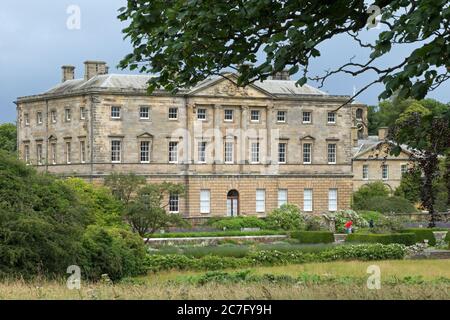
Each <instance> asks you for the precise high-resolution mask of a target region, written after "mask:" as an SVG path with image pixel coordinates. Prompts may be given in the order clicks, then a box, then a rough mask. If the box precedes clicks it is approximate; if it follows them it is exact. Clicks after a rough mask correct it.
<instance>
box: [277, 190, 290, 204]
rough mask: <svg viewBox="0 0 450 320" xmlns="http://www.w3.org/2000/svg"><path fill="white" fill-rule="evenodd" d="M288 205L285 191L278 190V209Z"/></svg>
mask: <svg viewBox="0 0 450 320" xmlns="http://www.w3.org/2000/svg"><path fill="white" fill-rule="evenodd" d="M287 203H288V191H287V189H278V208H280V207H281V206H282V205H284V204H287Z"/></svg>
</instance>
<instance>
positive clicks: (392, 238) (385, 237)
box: [345, 233, 416, 246]
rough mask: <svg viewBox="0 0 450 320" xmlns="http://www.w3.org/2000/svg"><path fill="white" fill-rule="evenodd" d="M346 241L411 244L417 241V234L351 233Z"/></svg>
mask: <svg viewBox="0 0 450 320" xmlns="http://www.w3.org/2000/svg"><path fill="white" fill-rule="evenodd" d="M345 241H348V242H358V243H381V244H391V243H399V244H404V245H406V246H410V245H413V244H415V243H416V236H415V234H414V233H390V234H364V233H353V234H349V235H348V236H347V238H346V240H345Z"/></svg>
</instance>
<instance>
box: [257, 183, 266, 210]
mask: <svg viewBox="0 0 450 320" xmlns="http://www.w3.org/2000/svg"><path fill="white" fill-rule="evenodd" d="M265 211H266V190H264V189H257V190H256V212H265Z"/></svg>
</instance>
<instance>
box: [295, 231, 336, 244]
mask: <svg viewBox="0 0 450 320" xmlns="http://www.w3.org/2000/svg"><path fill="white" fill-rule="evenodd" d="M290 236H291V238H293V239H297V240H298V241H299V242H300V243H332V242H334V235H333V232H327V231H294V232H291V234H290Z"/></svg>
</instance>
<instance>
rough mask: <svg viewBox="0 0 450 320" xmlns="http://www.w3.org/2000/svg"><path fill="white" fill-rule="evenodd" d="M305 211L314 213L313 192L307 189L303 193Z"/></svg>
mask: <svg viewBox="0 0 450 320" xmlns="http://www.w3.org/2000/svg"><path fill="white" fill-rule="evenodd" d="M303 211H313V191H312V189H305V190H304V191H303Z"/></svg>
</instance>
